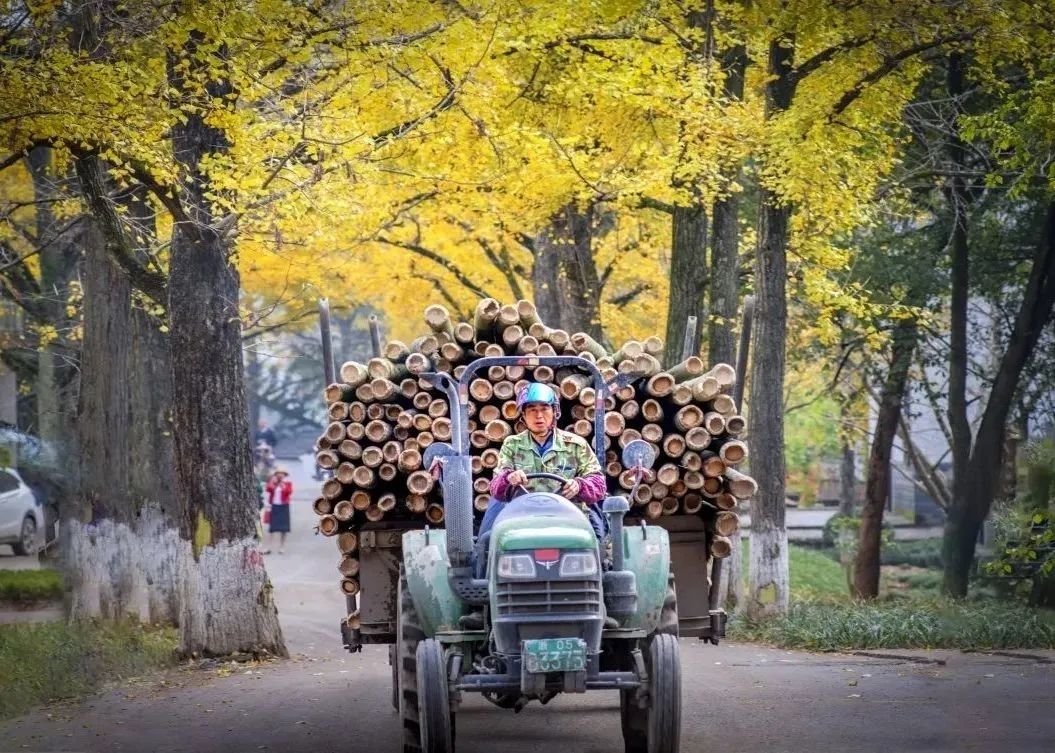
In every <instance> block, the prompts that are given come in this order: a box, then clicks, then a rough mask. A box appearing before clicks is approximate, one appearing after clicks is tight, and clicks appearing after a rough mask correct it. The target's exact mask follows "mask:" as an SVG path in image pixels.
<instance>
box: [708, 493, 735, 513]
mask: <svg viewBox="0 0 1055 753" xmlns="http://www.w3.org/2000/svg"><path fill="white" fill-rule="evenodd" d="M736 505H737V501H736V497H734V496H733V495H732V494H729V492H722V493H721V494H719V495H717V496H716V497H715V498H714V506H715V507H717V508H718V509H719V510H735V509H736Z"/></svg>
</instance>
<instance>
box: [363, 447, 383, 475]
mask: <svg viewBox="0 0 1055 753" xmlns="http://www.w3.org/2000/svg"><path fill="white" fill-rule="evenodd" d="M359 460H360V461H361V462H362V464H363V465H365V466H366V467H367V468H377V467H378V466H380V465H381V464H382V463H383V462H385V453H384V451H383V450H382V449H381V448H380V447H373V446H371V447H365V448H363V456H362V457H361V458H359ZM356 481H358V479H356Z"/></svg>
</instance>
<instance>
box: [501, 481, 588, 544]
mask: <svg viewBox="0 0 1055 753" xmlns="http://www.w3.org/2000/svg"><path fill="white" fill-rule="evenodd" d="M491 541H492V550H493V551H509V550H512V549H534V548H550V547H552V548H558V549H592V548H594V547H595V546H597V537H596V535H595V534H594V532H593V528H592V527H591V526H590V522H589V521H588V520H587V519H586V515H584V514H583V512H582V510H580V509H579V508H578V507H577V506H576V505H574V504H572V503H571V502H569V501H568V500H566V499H564V498H563V497H558V496H557V495H555V494H545V493H535V494H525V495H524V496H522V497H517V498H516V499H514V500H513V501H511V502H508V503H506V507H505V509H504V510H502V512H501V514H499V516H498V518H497V519H496V520H495V527H494V531H493V532H492V534H491Z"/></svg>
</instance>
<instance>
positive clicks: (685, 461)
mask: <svg viewBox="0 0 1055 753" xmlns="http://www.w3.org/2000/svg"><path fill="white" fill-rule="evenodd" d="M702 466H703V461H702V460H701V459H700V453H698V452H694V451H692V450H689V451H687V452H685V453H684V454H683V455H682V456H681V467H682V468H684V469H685V470H687V471H698V470H700V468H701V467H702Z"/></svg>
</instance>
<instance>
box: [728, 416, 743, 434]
mask: <svg viewBox="0 0 1055 753" xmlns="http://www.w3.org/2000/svg"><path fill="white" fill-rule="evenodd" d="M746 428H747V421H745V420H744V417H743V416H741V415H739V414H736V415H732V416H728V417H727V418H726V419H725V430H726V431H727V432H728V433H729V434H732V435H733V436H734V437H736V436H739V435H741V434H743V433H744V429H746Z"/></svg>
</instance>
